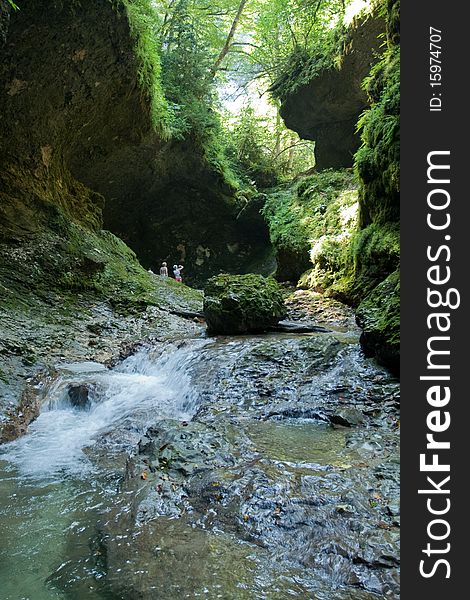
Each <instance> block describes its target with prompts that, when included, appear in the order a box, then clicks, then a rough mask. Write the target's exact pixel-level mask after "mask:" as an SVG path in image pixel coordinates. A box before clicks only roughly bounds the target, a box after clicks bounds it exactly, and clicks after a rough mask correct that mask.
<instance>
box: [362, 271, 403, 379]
mask: <svg viewBox="0 0 470 600" xmlns="http://www.w3.org/2000/svg"><path fill="white" fill-rule="evenodd" d="M356 314H357V319H358V322H359V324H360V326H361V327H362V328H363V333H362V336H361V343H362V346H363V348H364V350H365V352H366V355H368V356H376V357H377V359H378V361H379V362H380V363H382V364H384V365H385V366H387V367H389V368H390V369H391V370H392V371H393V372H395V373H398V372H399V370H400V273H399V271H395V272H393V273H392V274H391V275H389V276H388V277H387V278H386V279H385V280H384V281H383V282H382V283H380V284H379V285H378V286H377V287H376V288H375V289H374V290H373V291H372V292H371V293H370V294H369V295H368V296H367V297H366V298H365V299H364V300H363V301H362V302H361V304H360V305H359V307H358V309H357V313H356Z"/></svg>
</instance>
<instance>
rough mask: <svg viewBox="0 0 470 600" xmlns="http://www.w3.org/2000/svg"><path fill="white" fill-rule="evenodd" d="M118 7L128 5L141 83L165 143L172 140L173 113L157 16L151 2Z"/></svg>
mask: <svg viewBox="0 0 470 600" xmlns="http://www.w3.org/2000/svg"><path fill="white" fill-rule="evenodd" d="M115 4H116V2H115ZM117 4H118V5H119V4H122V5H124V7H125V9H126V12H127V17H128V20H129V26H130V31H131V35H132V37H133V38H134V41H135V53H136V56H137V60H138V62H139V72H138V75H139V83H140V85H141V87H142V90H143V91H144V93H146V94H148V95H149V97H150V107H151V119H152V123H153V126H154V128H155V130H156V131H157V133H158V134H159V135H160V137H162V139H168V138H169V137H170V127H169V121H170V113H169V111H168V104H167V101H166V99H165V94H164V92H163V87H162V78H161V64H160V53H159V47H158V42H157V35H156V34H157V31H156V30H157V25H158V17H157V12H156V10H155V8H154V7H153V6H152V1H151V0H121V1H120V2H118V3H117Z"/></svg>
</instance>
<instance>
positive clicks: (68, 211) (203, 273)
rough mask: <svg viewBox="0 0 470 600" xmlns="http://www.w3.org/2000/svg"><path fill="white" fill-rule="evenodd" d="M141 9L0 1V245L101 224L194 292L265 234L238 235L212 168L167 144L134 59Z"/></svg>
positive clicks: (203, 157) (85, 2) (190, 151)
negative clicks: (166, 265)
mask: <svg viewBox="0 0 470 600" xmlns="http://www.w3.org/2000/svg"><path fill="white" fill-rule="evenodd" d="M147 5H148V2H147V1H146V0H122V1H118V2H110V1H109V0H96V1H91V0H82V1H81V2H75V1H73V0H64V1H63V2H58V1H57V2H46V1H45V0H41V1H37V0H35V1H34V2H33V1H32V0H24V2H22V4H21V10H18V11H13V10H10V9H9V7H8V5H7V4H6V2H5V1H4V0H2V13H1V16H2V18H1V34H2V38H3V39H4V40H5V41H4V44H3V47H2V61H1V64H0V162H1V164H2V171H1V173H0V195H1V204H0V211H1V212H0V214H1V223H2V224H1V225H0V236H1V238H2V239H3V240H4V241H15V242H18V241H19V240H24V239H25V238H27V237H28V236H31V235H34V234H37V233H38V232H40V231H43V230H44V229H48V230H51V231H53V232H56V233H59V234H64V230H65V229H66V228H67V227H68V225H69V224H70V223H74V224H77V225H79V226H83V227H85V228H87V229H88V230H93V231H99V230H100V229H101V227H102V226H103V223H104V227H106V228H107V229H110V230H111V231H113V232H114V233H116V234H118V235H120V236H121V237H122V238H123V239H124V240H125V241H126V242H127V243H128V244H129V245H130V246H131V247H132V248H133V249H134V250H135V251H136V252H137V254H138V256H139V258H140V259H141V261H142V262H143V264H144V265H145V266H146V267H154V268H155V266H156V265H157V264H158V263H159V262H160V261H161V260H165V259H167V260H170V261H174V262H176V261H184V262H185V263H186V265H187V273H188V274H189V277H190V278H192V280H193V281H195V282H198V281H201V280H203V279H204V278H205V277H207V276H208V275H209V274H211V273H213V272H217V271H218V270H219V269H222V268H223V269H226V270H239V269H242V270H243V268H244V266H245V265H246V264H248V263H249V262H252V261H253V260H254V259H255V258H256V254H257V253H259V254H263V253H264V252H265V250H266V247H267V234H266V230H263V229H258V230H256V231H255V232H253V231H250V233H249V234H246V233H245V232H244V230H243V227H242V226H241V225H240V223H239V221H237V216H238V214H239V212H240V210H241V208H242V207H241V206H239V205H238V203H237V201H236V200H235V190H234V188H233V186H231V185H230V183H228V182H227V179H226V177H225V176H224V173H223V172H222V170H221V169H220V168H219V166H218V165H217V164H216V163H215V161H211V160H210V159H209V158H208V157H207V151H206V150H205V149H203V148H201V146H200V145H198V143H197V141H196V140H194V139H191V136H188V137H187V139H185V140H183V141H181V140H179V141H175V140H173V139H172V138H171V135H170V134H169V133H168V131H167V129H168V128H167V126H166V117H167V115H166V114H165V106H164V97H163V92H162V90H161V89H158V84H159V82H158V73H157V72H156V71H158V67H159V65H158V64H156V65H154V66H153V67H152V69H153V70H154V72H153V73H150V74H149V73H148V72H146V71H148V69H149V67H148V65H143V64H142V61H141V59H140V58H139V52H138V46H139V43H141V40H140V37H139V36H142V35H143V34H144V33H145V32H144V31H143V30H142V26H143V25H142V24H145V12H143V13H141V14H139V11H145V7H146V6H147ZM129 7H130V8H131V9H132V10H130V8H129ZM140 17H142V20H141V21H137V22H136V19H138V18H140ZM149 79H150V81H149ZM156 88H157V89H156ZM191 276H192V277H191Z"/></svg>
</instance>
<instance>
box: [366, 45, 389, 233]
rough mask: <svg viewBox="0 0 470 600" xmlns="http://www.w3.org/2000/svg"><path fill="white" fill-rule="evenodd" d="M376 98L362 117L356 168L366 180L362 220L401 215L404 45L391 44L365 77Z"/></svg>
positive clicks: (367, 221) (370, 94) (384, 221)
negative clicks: (401, 124)
mask: <svg viewBox="0 0 470 600" xmlns="http://www.w3.org/2000/svg"><path fill="white" fill-rule="evenodd" d="M365 87H366V90H367V92H368V94H369V96H370V98H371V100H372V102H373V104H372V107H371V108H370V109H369V110H367V111H366V112H365V113H364V114H363V116H362V117H361V119H360V120H359V123H358V127H359V128H360V129H361V130H362V134H361V135H362V146H361V148H360V149H359V150H358V152H357V153H356V168H357V172H358V174H359V177H360V178H361V180H362V182H363V183H362V186H361V210H360V223H361V225H362V226H367V225H368V224H369V223H371V222H380V223H386V222H388V221H397V220H398V218H399V192H400V48H399V46H395V47H392V48H390V49H389V50H388V51H387V52H386V53H385V55H384V57H383V59H382V60H381V61H380V62H379V63H378V64H377V65H375V67H374V68H373V69H372V71H371V74H370V76H369V77H368V78H367V79H366V81H365Z"/></svg>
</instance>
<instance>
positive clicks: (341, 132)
mask: <svg viewBox="0 0 470 600" xmlns="http://www.w3.org/2000/svg"><path fill="white" fill-rule="evenodd" d="M384 29H385V24H384V21H383V19H381V18H378V17H369V18H367V19H366V20H363V21H359V22H357V23H355V25H354V26H353V29H352V30H351V32H350V36H351V38H350V42H349V44H348V45H347V47H346V49H345V52H344V55H343V57H342V61H341V67H340V68H339V69H336V68H330V69H325V70H323V71H321V72H320V73H319V74H318V75H317V76H316V77H314V78H313V79H312V80H311V81H309V82H308V83H304V84H302V85H300V86H298V87H297V88H296V89H295V91H293V92H291V93H289V94H288V95H287V96H285V97H284V98H282V107H281V115H282V117H283V119H284V122H285V124H286V125H287V127H289V129H293V130H294V131H297V133H298V134H299V135H300V137H301V138H304V139H307V140H315V142H316V145H315V156H316V163H317V168H318V169H325V168H329V167H331V168H335V169H337V168H341V167H351V166H352V164H353V156H354V153H355V152H356V150H357V149H358V147H359V144H360V139H359V136H358V134H357V133H356V124H357V120H358V118H359V116H360V114H361V113H362V112H363V111H364V109H365V108H367V106H368V99H367V95H366V92H365V91H364V90H363V89H362V81H363V79H364V78H365V77H366V75H368V73H369V71H370V68H371V65H372V64H373V63H374V62H375V61H376V60H377V58H376V56H377V53H378V51H379V48H380V44H381V41H380V40H379V39H378V36H379V35H380V34H381V33H383V31H384Z"/></svg>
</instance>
